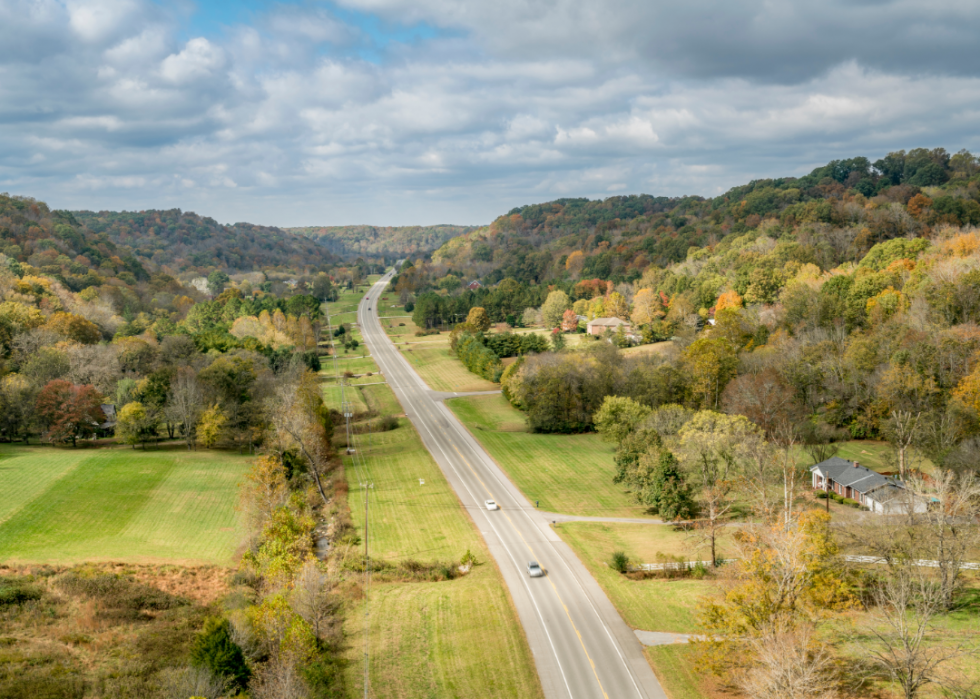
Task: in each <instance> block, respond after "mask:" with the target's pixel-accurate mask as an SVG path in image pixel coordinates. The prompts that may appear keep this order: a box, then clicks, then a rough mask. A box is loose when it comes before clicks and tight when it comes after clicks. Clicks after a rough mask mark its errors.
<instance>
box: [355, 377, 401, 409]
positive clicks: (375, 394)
mask: <svg viewBox="0 0 980 699" xmlns="http://www.w3.org/2000/svg"><path fill="white" fill-rule="evenodd" d="M358 388H360V389H361V394H362V395H363V396H364V400H365V401H366V402H367V405H368V407H369V408H370V409H371V410H373V411H375V412H376V413H378V415H402V414H403V413H404V412H405V410H404V408H402V406H401V403H399V402H398V398H396V397H395V392H394V391H392V390H391V386H389V385H388V384H386V383H378V384H366V385H361V386H358Z"/></svg>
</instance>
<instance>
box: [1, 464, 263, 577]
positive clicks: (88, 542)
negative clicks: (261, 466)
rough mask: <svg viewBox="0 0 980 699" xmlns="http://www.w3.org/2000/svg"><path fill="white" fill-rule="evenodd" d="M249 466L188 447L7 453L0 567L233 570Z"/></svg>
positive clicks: (2, 467)
mask: <svg viewBox="0 0 980 699" xmlns="http://www.w3.org/2000/svg"><path fill="white" fill-rule="evenodd" d="M249 462H250V458H249V457H245V456H239V455H238V454H234V453H228V452H222V451H213V450H210V451H209V450H198V451H187V450H186V449H185V448H184V447H183V446H179V447H171V448H164V449H152V448H151V449H149V450H147V451H143V450H141V449H130V448H128V447H117V448H102V449H84V448H83V449H74V450H72V449H67V448H64V449H63V448H54V447H23V446H11V445H3V446H0V493H3V494H4V497H3V498H0V561H18V562H47V563H75V562H79V561H108V560H113V561H133V562H164V561H172V562H206V563H221V564H226V563H230V562H231V559H232V556H233V554H234V552H235V549H236V548H237V546H238V544H239V543H240V537H241V532H240V531H239V527H238V514H237V513H236V511H235V505H236V503H237V502H238V483H239V482H240V481H241V479H242V476H243V475H244V473H245V471H246V470H247V469H248V465H249ZM8 494H12V496H10V497H8Z"/></svg>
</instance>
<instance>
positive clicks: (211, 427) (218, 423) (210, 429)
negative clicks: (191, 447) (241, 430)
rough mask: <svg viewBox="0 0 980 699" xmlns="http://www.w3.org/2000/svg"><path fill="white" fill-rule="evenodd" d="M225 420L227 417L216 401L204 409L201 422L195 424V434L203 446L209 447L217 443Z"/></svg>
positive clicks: (226, 420)
mask: <svg viewBox="0 0 980 699" xmlns="http://www.w3.org/2000/svg"><path fill="white" fill-rule="evenodd" d="M226 422H228V418H227V417H226V416H225V413H224V411H223V410H222V409H221V406H220V405H218V404H217V403H215V404H214V405H212V406H211V407H210V408H208V409H207V410H205V411H204V414H203V415H202V416H201V422H200V423H198V426H197V436H198V437H200V439H201V442H203V444H204V446H205V447H207V448H208V449H210V448H211V447H213V446H214V445H215V444H217V443H218V439H220V438H221V433H222V431H223V430H224V427H225V423H226Z"/></svg>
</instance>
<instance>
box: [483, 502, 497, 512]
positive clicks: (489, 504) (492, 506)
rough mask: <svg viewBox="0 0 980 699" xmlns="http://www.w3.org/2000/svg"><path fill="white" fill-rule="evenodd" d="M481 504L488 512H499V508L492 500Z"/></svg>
mask: <svg viewBox="0 0 980 699" xmlns="http://www.w3.org/2000/svg"><path fill="white" fill-rule="evenodd" d="M483 504H484V505H486V506H487V509H488V510H499V509H500V506H499V505H497V503H496V502H494V501H493V500H487V501H486V502H484V503H483Z"/></svg>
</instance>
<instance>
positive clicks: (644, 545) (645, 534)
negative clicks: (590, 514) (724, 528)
mask: <svg viewBox="0 0 980 699" xmlns="http://www.w3.org/2000/svg"><path fill="white" fill-rule="evenodd" d="M561 527H562V528H561V531H562V532H563V533H566V532H567V533H568V535H569V536H573V537H574V538H575V540H576V541H578V542H580V543H581V544H582V545H583V546H584V547H586V548H587V549H588V550H589V551H590V553H591V554H592V555H595V556H598V557H597V558H596V563H597V564H608V563H609V558H610V556H611V555H612V553H613V552H614V551H622V552H624V553H625V554H626V555H628V556H629V558H630V562H632V563H656V562H657V554H658V553H662V554H665V555H668V556H681V557H682V558H683V559H684V560H686V561H696V560H699V561H707V560H709V559H710V558H711V546H710V544H708V543H706V542H703V541H701V537H700V536H699V532H697V531H693V530H692V531H684V530H683V529H682V528H680V527H674V526H671V525H669V524H632V523H629V522H563V523H562V525H561ZM734 532H735V529H734V528H731V527H729V531H728V532H725V533H724V534H722V535H721V536H719V538H718V542H717V551H718V558H729V557H731V558H734V557H736V556H737V555H738V553H737V550H736V547H735V544H734V540H733V539H732V534H734ZM603 551H606V554H605V558H603V557H602V552H603Z"/></svg>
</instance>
